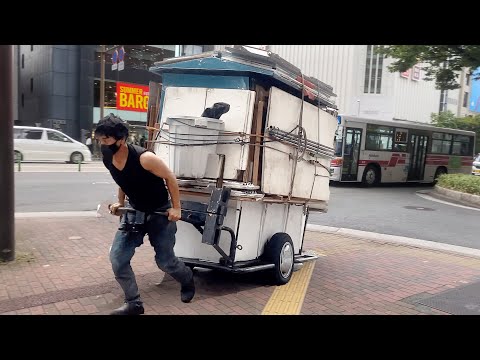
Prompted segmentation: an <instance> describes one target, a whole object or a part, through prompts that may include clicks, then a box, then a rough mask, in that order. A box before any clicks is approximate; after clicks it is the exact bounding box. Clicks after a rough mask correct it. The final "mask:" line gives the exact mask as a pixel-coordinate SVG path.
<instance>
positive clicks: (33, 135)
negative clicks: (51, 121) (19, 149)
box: [23, 130, 43, 140]
mask: <svg viewBox="0 0 480 360" xmlns="http://www.w3.org/2000/svg"><path fill="white" fill-rule="evenodd" d="M23 131H24V139H32V140H40V139H41V138H42V133H43V130H23Z"/></svg>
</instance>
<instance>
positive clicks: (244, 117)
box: [205, 89, 255, 179]
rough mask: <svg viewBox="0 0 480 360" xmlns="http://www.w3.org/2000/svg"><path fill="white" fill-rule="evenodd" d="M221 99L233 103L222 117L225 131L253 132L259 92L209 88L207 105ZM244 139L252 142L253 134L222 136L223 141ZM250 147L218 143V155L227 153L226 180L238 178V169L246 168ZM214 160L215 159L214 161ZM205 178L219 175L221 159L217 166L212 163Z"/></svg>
mask: <svg viewBox="0 0 480 360" xmlns="http://www.w3.org/2000/svg"><path fill="white" fill-rule="evenodd" d="M217 102H225V103H227V104H229V105H230V110H229V111H228V112H227V113H225V114H223V115H222V116H221V120H223V121H224V123H225V131H226V132H227V131H231V132H239V133H250V129H251V127H252V117H253V106H254V103H255V91H250V90H237V89H207V97H206V102H205V107H206V108H207V107H211V106H213V104H215V103H217ZM237 138H238V139H241V140H243V141H245V142H246V143H248V142H249V141H250V137H248V136H240V135H238V134H237V135H229V136H226V135H224V136H220V138H219V141H220V142H221V141H233V140H235V139H237ZM249 148H250V146H248V145H241V144H240V143H237V144H231V145H230V144H218V145H217V154H224V155H225V171H224V178H225V179H235V178H236V176H237V170H245V169H246V168H247V163H248V152H249ZM210 162H212V160H210ZM209 165H210V166H208V165H207V166H208V167H207V173H206V174H205V177H207V178H208V177H210V178H214V177H217V166H216V165H217V162H216V159H214V164H213V165H214V166H212V164H209Z"/></svg>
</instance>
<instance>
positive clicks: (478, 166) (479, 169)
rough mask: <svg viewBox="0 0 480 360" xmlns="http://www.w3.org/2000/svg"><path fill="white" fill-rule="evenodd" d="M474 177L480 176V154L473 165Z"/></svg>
mask: <svg viewBox="0 0 480 360" xmlns="http://www.w3.org/2000/svg"><path fill="white" fill-rule="evenodd" d="M472 175H477V176H480V154H477V156H476V157H475V159H474V160H473V164H472Z"/></svg>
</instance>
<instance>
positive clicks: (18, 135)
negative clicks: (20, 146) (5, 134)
mask: <svg viewBox="0 0 480 360" xmlns="http://www.w3.org/2000/svg"><path fill="white" fill-rule="evenodd" d="M24 136H25V134H24V132H23V130H22V129H13V138H14V139H24V138H25V137H24Z"/></svg>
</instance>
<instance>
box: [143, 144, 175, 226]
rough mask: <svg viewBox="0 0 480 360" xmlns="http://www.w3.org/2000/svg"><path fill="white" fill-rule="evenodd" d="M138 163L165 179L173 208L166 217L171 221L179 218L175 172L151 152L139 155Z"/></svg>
mask: <svg viewBox="0 0 480 360" xmlns="http://www.w3.org/2000/svg"><path fill="white" fill-rule="evenodd" d="M140 164H142V166H143V168H144V169H145V170H148V171H150V172H151V173H152V174H154V175H157V176H158V177H161V178H163V179H165V182H166V185H167V188H168V192H169V193H170V197H171V199H172V207H173V210H174V211H169V217H168V219H169V220H172V221H177V220H179V219H180V218H181V205H180V191H179V189H178V183H177V177H176V176H175V174H174V173H173V172H172V171H171V170H170V169H169V168H168V166H167V165H166V164H165V163H164V162H163V161H162V159H160V158H159V157H158V156H156V155H155V154H154V153H152V152H144V153H143V154H142V155H141V156H140Z"/></svg>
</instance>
